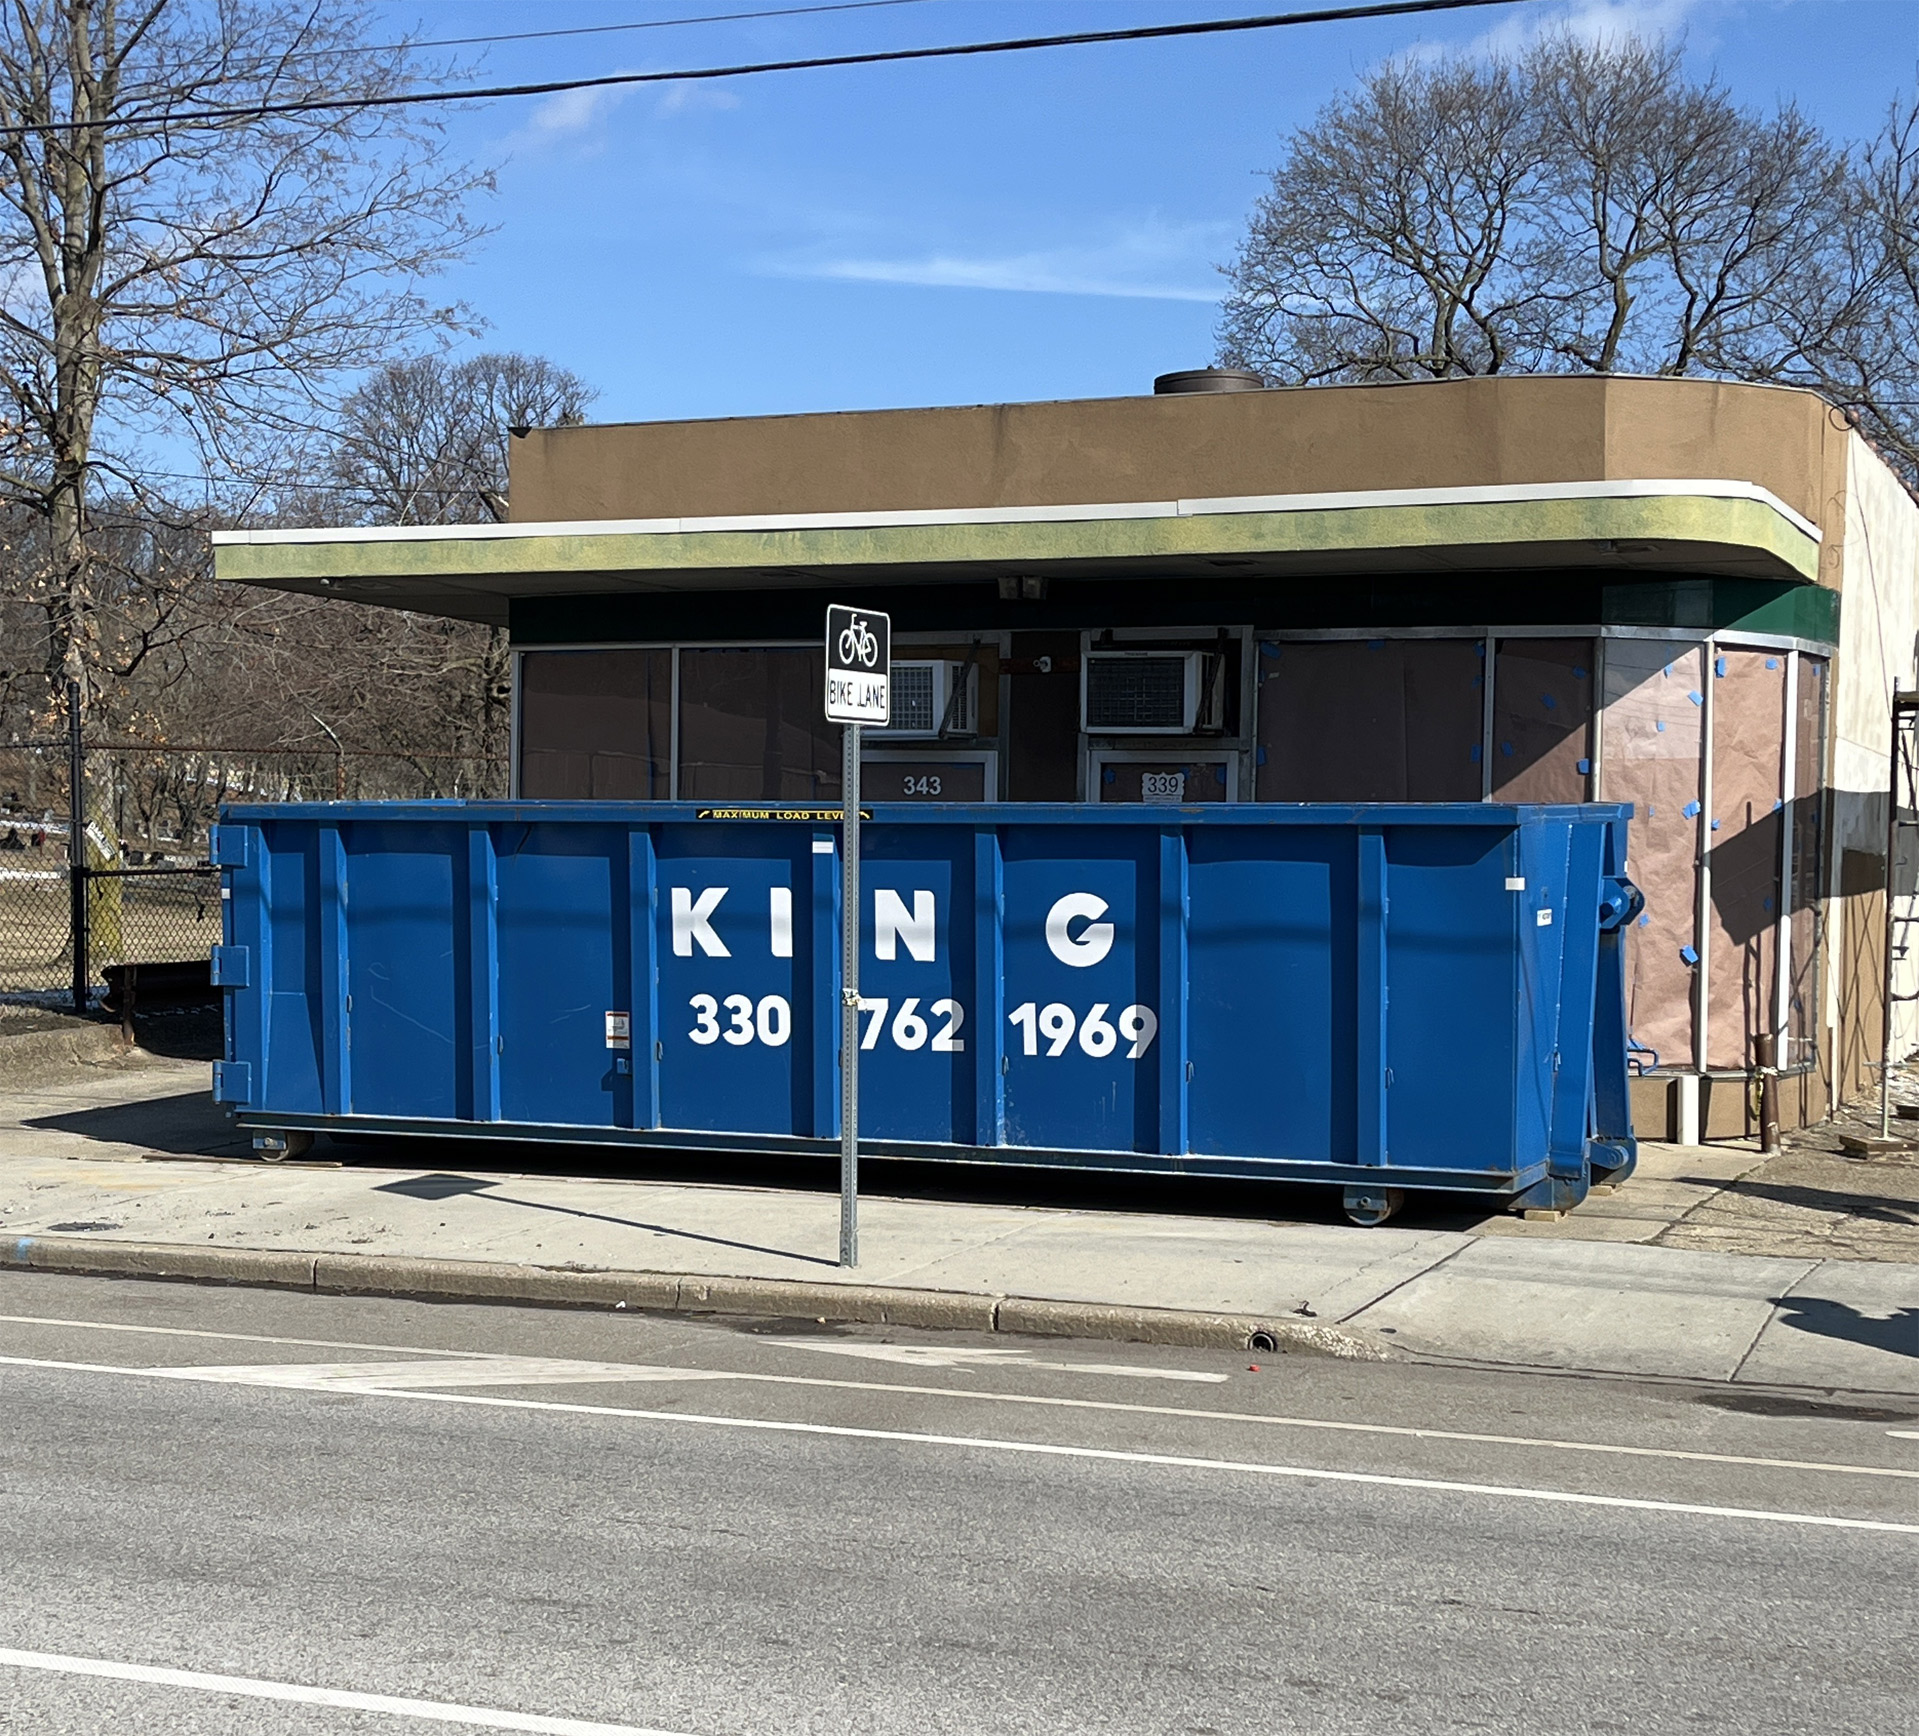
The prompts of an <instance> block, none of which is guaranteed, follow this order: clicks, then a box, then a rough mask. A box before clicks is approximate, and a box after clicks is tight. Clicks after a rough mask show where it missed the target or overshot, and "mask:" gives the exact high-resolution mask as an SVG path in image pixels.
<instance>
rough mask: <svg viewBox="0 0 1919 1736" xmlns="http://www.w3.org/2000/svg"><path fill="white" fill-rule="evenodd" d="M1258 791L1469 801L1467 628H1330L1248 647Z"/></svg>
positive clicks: (1304, 798) (1476, 774) (1474, 747)
mask: <svg viewBox="0 0 1919 1736" xmlns="http://www.w3.org/2000/svg"><path fill="white" fill-rule="evenodd" d="M1259 650H1260V655H1259V673H1260V682H1259V758H1260V767H1259V778H1258V792H1259V799H1260V800H1261V801H1262V802H1473V801H1477V800H1478V799H1479V794H1480V777H1481V770H1480V763H1479V759H1480V756H1479V743H1480V732H1481V727H1482V722H1481V697H1480V696H1481V686H1480V683H1481V681H1482V679H1483V676H1482V673H1481V672H1482V669H1483V657H1484V653H1483V647H1482V646H1481V644H1480V642H1479V641H1478V640H1477V639H1342V640H1327V641H1315V642H1298V641H1289V642H1285V643H1270V642H1269V643H1266V644H1262V645H1261V646H1260V648H1259Z"/></svg>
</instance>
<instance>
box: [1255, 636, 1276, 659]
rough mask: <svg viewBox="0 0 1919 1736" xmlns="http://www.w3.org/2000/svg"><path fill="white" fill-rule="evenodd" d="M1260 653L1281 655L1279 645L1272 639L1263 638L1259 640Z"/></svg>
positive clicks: (1262, 654)
mask: <svg viewBox="0 0 1919 1736" xmlns="http://www.w3.org/2000/svg"><path fill="white" fill-rule="evenodd" d="M1259 654H1260V656H1262V657H1277V656H1278V655H1279V647H1278V646H1277V645H1275V644H1274V643H1273V642H1272V640H1270V639H1262V640H1260V642H1259Z"/></svg>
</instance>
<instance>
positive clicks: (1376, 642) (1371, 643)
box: [1366, 639, 1386, 651]
mask: <svg viewBox="0 0 1919 1736" xmlns="http://www.w3.org/2000/svg"><path fill="white" fill-rule="evenodd" d="M1366 649H1367V650H1368V651H1384V650H1385V649H1386V641H1385V640H1384V639H1368V640H1367V641H1366Z"/></svg>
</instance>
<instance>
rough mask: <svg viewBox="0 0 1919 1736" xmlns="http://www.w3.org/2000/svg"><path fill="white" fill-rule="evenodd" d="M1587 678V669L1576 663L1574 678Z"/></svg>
mask: <svg viewBox="0 0 1919 1736" xmlns="http://www.w3.org/2000/svg"><path fill="white" fill-rule="evenodd" d="M1585 679H1586V671H1585V670H1583V669H1581V668H1580V667H1579V665H1578V664H1576V663H1575V664H1574V665H1573V680H1575V681H1584V680H1585Z"/></svg>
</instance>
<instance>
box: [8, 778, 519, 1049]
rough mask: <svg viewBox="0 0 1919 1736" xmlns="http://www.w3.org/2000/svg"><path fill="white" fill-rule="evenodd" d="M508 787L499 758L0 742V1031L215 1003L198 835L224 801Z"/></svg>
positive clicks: (203, 846) (215, 928) (212, 892)
mask: <svg viewBox="0 0 1919 1736" xmlns="http://www.w3.org/2000/svg"><path fill="white" fill-rule="evenodd" d="M76 776H77V782H78V787H79V790H80V795H81V804H80V806H79V812H80V814H81V815H82V816H84V817H83V818H82V819H81V820H80V823H79V827H78V833H77V836H76V832H75V813H76V804H75V802H74V789H75V784H76ZM506 783H507V766H506V762H505V760H504V758H492V757H487V756H480V755H460V754H453V753H445V752H435V751H406V750H394V751H391V752H366V751H359V752H356V751H353V750H346V749H342V750H337V751H331V752H324V753H321V752H315V751H313V750H311V749H281V748H245V747H206V746H188V747H165V748H156V747H148V746H142V745H140V744H137V743H125V742H97V743H83V744H79V745H78V746H77V748H76V744H74V743H73V742H70V741H50V740H41V741H15V742H9V743H0V1032H4V1031H8V1030H19V1029H24V1028H28V1027H30V1026H31V1025H32V1024H34V1023H39V1022H45V1021H46V1020H48V1019H49V1018H50V1017H51V1016H53V1015H56V1014H60V1013H72V1012H78V1011H89V1012H95V1011H104V1012H107V1013H116V1014H121V1015H122V1016H125V1017H129V1018H130V1016H131V1014H130V1011H129V1000H130V999H131V1002H132V1003H133V1004H137V1005H143V1006H148V1007H153V1006H159V1005H169V1004H171V1005H181V1004H191V1003H193V1002H194V1001H196V1000H197V1001H201V1002H204V1001H206V1000H207V999H208V998H209V997H210V995H211V989H210V987H209V985H208V977H207V964H208V959H209V957H210V955H211V951H212V948H213V947H214V946H215V945H216V944H217V943H218V942H219V939H220V877H219V874H218V872H217V870H215V869H214V868H213V867H212V865H211V864H210V862H209V861H208V859H207V839H208V834H209V830H210V828H211V827H212V825H213V823H214V821H215V820H216V819H217V818H218V817H219V810H220V808H221V806H222V805H223V804H225V803H229V802H301V801H336V800H341V799H347V800H365V801H380V800H402V801H420V800H437V799H442V798H449V797H451V798H466V799H469V800H477V799H480V798H483V797H486V796H490V795H494V794H496V793H497V794H504V793H505V789H506Z"/></svg>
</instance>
